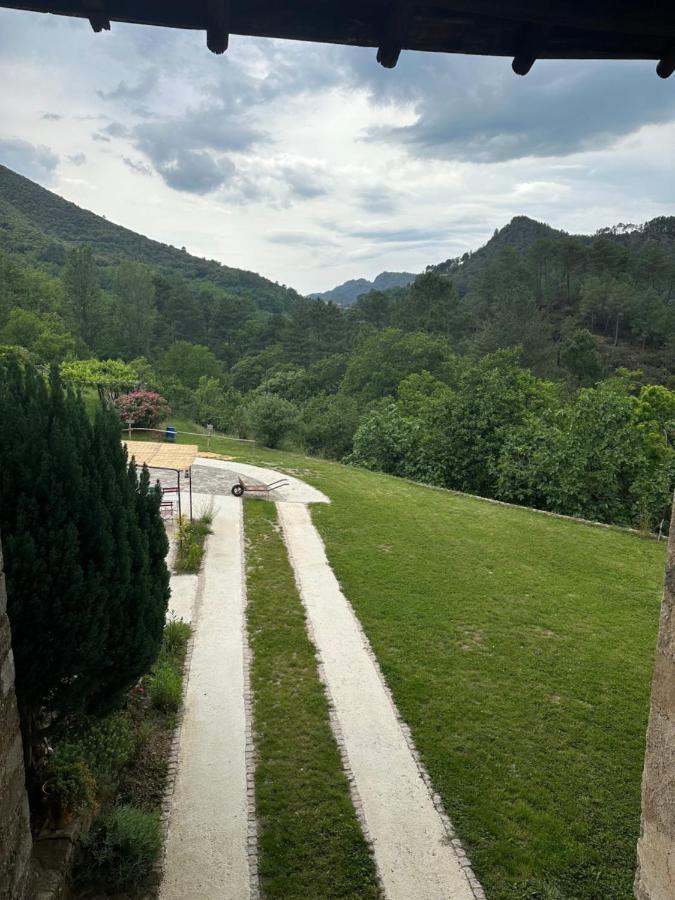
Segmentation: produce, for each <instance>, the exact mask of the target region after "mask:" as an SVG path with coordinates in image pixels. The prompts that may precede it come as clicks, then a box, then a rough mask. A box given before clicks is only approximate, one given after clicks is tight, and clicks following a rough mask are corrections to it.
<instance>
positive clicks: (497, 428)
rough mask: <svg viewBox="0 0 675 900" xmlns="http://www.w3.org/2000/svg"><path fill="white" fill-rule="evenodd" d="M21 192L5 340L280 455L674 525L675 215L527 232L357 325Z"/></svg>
mask: <svg viewBox="0 0 675 900" xmlns="http://www.w3.org/2000/svg"><path fill="white" fill-rule="evenodd" d="M5 173H6V170H5ZM10 176H11V173H9V176H8V175H6V176H5V177H6V180H5V182H4V183H5V184H10V183H11V184H19V186H20V187H21V188H22V189H24V188H25V191H24V195H23V199H17V198H16V197H15V196H14V195H12V196H11V197H10V198H8V196H7V194H6V193H3V194H2V199H3V201H4V205H2V206H0V231H1V232H2V233H3V234H4V237H3V242H4V246H5V248H10V249H9V250H7V249H5V251H0V344H4V345H11V346H18V347H21V348H23V349H22V352H23V353H28V354H29V355H30V356H31V357H32V358H33V359H35V361H37V362H38V363H43V364H47V363H62V364H65V365H64V366H63V371H64V374H67V376H68V377H70V378H73V379H74V380H76V381H79V382H81V381H87V380H90V381H93V382H97V383H98V382H100V381H101V379H102V378H105V379H107V380H108V382H115V383H117V384H118V385H119V384H121V385H122V386H123V385H124V384H126V385H127V386H129V387H131V386H138V385H141V386H145V387H147V388H149V389H152V390H156V391H159V392H160V393H161V394H162V395H163V396H164V397H165V398H166V399H167V400H168V402H169V404H170V405H171V408H172V410H173V415H176V414H178V415H182V416H187V417H189V418H190V419H193V420H197V421H198V422H200V423H202V424H206V423H211V424H213V425H214V426H215V427H216V429H218V430H220V431H224V432H227V433H230V434H238V435H240V436H243V437H248V436H253V437H255V438H256V439H258V440H259V441H261V442H262V443H264V444H266V445H268V446H278V445H279V444H283V445H287V446H295V447H302V448H303V449H305V450H306V451H308V452H310V453H315V454H321V455H325V456H329V457H332V458H336V459H346V460H347V461H349V462H351V463H353V464H357V465H361V466H365V467H368V468H372V469H379V470H381V471H385V472H389V473H391V474H396V475H403V476H406V477H411V478H414V479H416V480H420V481H425V482H428V483H431V484H437V485H441V486H443V487H448V488H454V489H458V490H461V491H466V492H470V493H478V494H482V495H485V496H490V497H497V498H500V499H503V500H510V501H515V502H518V503H524V504H526V505H531V506H536V507H540V508H544V509H550V510H554V511H557V512H561V513H568V514H572V515H578V516H584V517H587V518H593V519H600V520H602V521H605V522H614V523H617V524H624V525H638V526H640V527H643V528H650V529H654V528H658V527H659V526H660V524H661V523H662V522H663V521H664V520H666V518H667V511H668V507H669V503H670V499H671V496H672V490H673V484H674V481H675V449H674V445H675V392H674V391H673V387H675V379H674V372H675V301H674V298H673V285H674V283H675V240H674V237H673V234H674V231H675V228H674V223H675V220H674V219H659V220H654V221H652V222H650V223H647V225H644V226H642V227H639V228H638V227H634V226H621V227H618V228H616V229H611V230H607V231H604V232H603V233H601V234H598V235H596V236H595V237H593V238H587V237H570V236H568V235H565V234H562V233H561V232H556V231H554V230H553V229H549V228H548V227H547V226H545V225H541V224H539V223H533V222H531V220H528V219H525V218H524V217H521V218H518V219H515V220H514V221H513V222H512V223H511V224H510V225H508V226H507V227H506V228H504V229H502V231H500V232H498V233H497V234H496V235H495V237H494V238H493V239H492V240H491V241H490V242H488V244H487V245H486V246H485V247H484V248H482V249H481V250H479V251H477V252H476V253H474V254H470V255H465V256H464V257H462V258H460V259H458V260H451V261H448V262H447V263H444V264H443V265H442V266H440V267H435V268H433V267H432V268H431V269H430V270H429V271H427V272H425V273H424V274H422V275H420V276H418V277H417V278H416V279H415V280H414V281H413V282H412V283H411V284H409V285H406V286H403V287H396V288H393V289H391V290H388V291H370V292H369V293H367V294H365V295H363V296H361V297H359V299H358V300H357V302H356V303H355V304H354V305H353V306H351V307H349V308H340V307H338V306H337V305H336V304H334V303H331V302H325V301H323V300H317V299H311V298H305V297H300V296H299V295H297V294H294V293H292V292H289V291H286V290H285V289H283V288H279V287H278V286H276V285H272V284H271V283H270V282H268V281H266V280H265V279H263V278H261V277H260V276H254V275H250V274H249V273H242V272H238V270H234V269H227V268H225V267H220V266H219V265H218V264H216V263H205V262H204V261H200V260H195V259H194V258H193V257H190V256H188V255H187V254H182V253H181V251H177V250H173V249H171V248H166V247H163V246H162V245H158V244H155V243H154V242H151V241H148V240H147V239H146V238H141V237H140V236H138V235H134V234H133V232H129V231H126V230H125V229H121V228H118V227H117V226H113V225H110V224H109V223H107V222H105V221H104V220H101V219H99V218H98V217H96V216H93V215H92V214H90V213H86V212H84V211H82V210H77V208H76V207H73V206H72V204H67V203H65V201H62V200H59V198H56V197H54V195H52V194H50V193H49V192H47V191H43V190H42V189H40V188H37V187H35V186H32V187H31V185H30V182H27V181H26V179H20V180H19V181H18V182H15V181H13V180H12V179H16V178H18V176H11V177H10ZM10 200H11V202H10ZM43 201H44V209H43V208H42V207H41V205H40V204H41V202H43ZM8 210H9V213H8V212H7V211H8ZM89 222H91V230H89V226H88V224H87V223H89ZM38 226H39V227H38ZM50 242H51V243H50ZM125 247H126V248H131V249H130V251H129V254H128V255H127V256H125V255H124V252H123V248H125ZM146 247H147V248H149V250H148V254H147V255H144V248H146ZM50 248H51V249H50ZM54 248H56V250H55V249H54ZM59 254H60V258H59V259H56V256H58V255H59ZM163 254H166V255H163ZM52 257H53V258H52ZM162 259H169V260H171V264H170V265H163V264H159V263H158V262H157V260H162ZM174 260H182V261H183V263H184V266H185V268H184V269H183V270H182V273H181V271H179V266H178V263H176V264H175V265H174V263H173V261H174ZM200 265H203V266H204V267H205V268H204V269H203V270H201V269H199V266H200ZM212 271H213V272H216V273H217V274H218V276H219V277H220V278H223V279H233V280H232V281H231V283H229V286H228V287H223V283H224V282H223V281H219V280H218V279H217V278H216V277H211V274H210V273H211V272H212ZM101 360H117V361H118V362H115V363H114V364H111V363H105V364H104V365H101V363H100V361H101ZM120 389H122V388H120ZM112 392H113V393H114V391H112ZM137 424H138V423H137Z"/></svg>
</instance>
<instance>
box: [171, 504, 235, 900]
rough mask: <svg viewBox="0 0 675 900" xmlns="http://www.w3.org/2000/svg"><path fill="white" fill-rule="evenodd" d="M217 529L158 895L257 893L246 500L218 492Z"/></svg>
mask: <svg viewBox="0 0 675 900" xmlns="http://www.w3.org/2000/svg"><path fill="white" fill-rule="evenodd" d="M212 529H213V533H212V534H211V535H210V536H209V538H208V544H207V552H206V554H205V557H204V567H203V570H202V573H201V575H200V576H199V578H200V583H199V589H198V596H197V602H196V609H195V612H194V618H193V628H194V629H195V631H194V638H193V650H192V659H191V663H190V672H189V678H188V683H187V691H186V696H185V704H184V716H183V722H182V727H181V733H180V754H179V760H178V770H177V773H176V782H175V787H174V792H173V796H172V799H171V809H170V813H169V828H168V837H167V843H166V856H165V865H164V876H163V880H162V884H161V887H160V900H191V898H195V900H196V898H199V900H249V898H251V896H252V892H251V873H250V871H249V859H248V841H249V835H248V828H249V818H248V815H249V808H248V803H247V770H246V737H247V733H246V729H247V722H246V713H245V702H244V698H245V690H246V684H245V669H244V663H245V660H244V653H245V631H244V603H245V599H244V577H243V565H244V556H243V514H242V504H241V501H239V500H236V499H235V498H234V497H226V496H220V497H214V498H213V525H212ZM183 577H184V576H183ZM186 587H187V585H186Z"/></svg>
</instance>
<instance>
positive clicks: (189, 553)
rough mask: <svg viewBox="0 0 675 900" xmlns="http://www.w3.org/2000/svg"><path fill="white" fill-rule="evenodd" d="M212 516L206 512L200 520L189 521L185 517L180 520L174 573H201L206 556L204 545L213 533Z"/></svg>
mask: <svg viewBox="0 0 675 900" xmlns="http://www.w3.org/2000/svg"><path fill="white" fill-rule="evenodd" d="M212 518H213V517H212V514H211V513H210V512H205V513H204V514H203V515H201V516H200V517H199V518H198V519H194V521H192V522H190V521H188V520H187V519H186V518H185V517H184V516H182V517H181V518H180V519H179V520H178V536H177V539H178V548H177V551H176V560H175V562H174V571H175V572H177V573H184V574H187V573H191V574H195V573H197V572H199V568H200V566H201V564H202V557H203V556H204V543H205V541H206V538H207V536H208V535H209V534H210V533H211V522H212Z"/></svg>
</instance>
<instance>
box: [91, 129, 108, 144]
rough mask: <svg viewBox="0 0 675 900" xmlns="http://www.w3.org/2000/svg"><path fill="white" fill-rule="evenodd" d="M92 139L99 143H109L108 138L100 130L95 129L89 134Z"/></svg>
mask: <svg viewBox="0 0 675 900" xmlns="http://www.w3.org/2000/svg"><path fill="white" fill-rule="evenodd" d="M91 139H92V141H98V142H99V143H100V144H109V143H110V138H109V137H108V136H107V135H106V134H102V133H101V132H100V131H95V132H94V133H93V134H92V136H91Z"/></svg>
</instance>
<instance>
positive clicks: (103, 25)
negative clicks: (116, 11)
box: [82, 0, 110, 34]
mask: <svg viewBox="0 0 675 900" xmlns="http://www.w3.org/2000/svg"><path fill="white" fill-rule="evenodd" d="M82 6H83V7H84V11H85V14H86V16H87V18H88V19H89V24H90V25H91V27H92V29H93V30H94V31H95V32H96V34H98V33H99V32H100V31H110V19H109V18H108V14H107V13H106V11H105V3H104V0H82Z"/></svg>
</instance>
